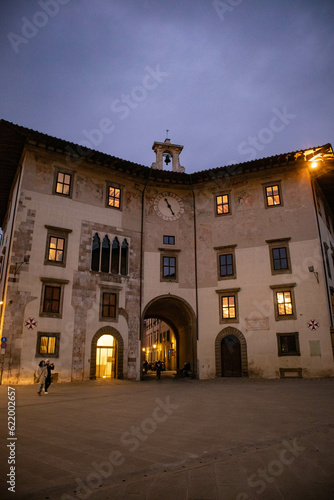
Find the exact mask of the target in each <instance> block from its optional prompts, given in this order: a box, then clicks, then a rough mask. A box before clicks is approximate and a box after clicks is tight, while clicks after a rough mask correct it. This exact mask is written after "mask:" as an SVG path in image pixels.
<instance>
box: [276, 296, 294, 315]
mask: <svg viewBox="0 0 334 500" xmlns="http://www.w3.org/2000/svg"><path fill="white" fill-rule="evenodd" d="M276 297H277V309H278V315H279V316H287V315H291V314H292V313H293V311H292V299H291V292H276Z"/></svg>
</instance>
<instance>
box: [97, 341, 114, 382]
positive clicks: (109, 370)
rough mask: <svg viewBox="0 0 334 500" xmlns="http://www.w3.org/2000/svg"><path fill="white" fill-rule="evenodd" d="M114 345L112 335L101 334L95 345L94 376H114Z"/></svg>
mask: <svg viewBox="0 0 334 500" xmlns="http://www.w3.org/2000/svg"><path fill="white" fill-rule="evenodd" d="M115 376H116V345H115V339H114V337H113V336H112V335H102V337H100V338H99V340H98V341H97V347H96V378H115Z"/></svg>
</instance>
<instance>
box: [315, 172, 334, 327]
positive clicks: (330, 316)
mask: <svg viewBox="0 0 334 500" xmlns="http://www.w3.org/2000/svg"><path fill="white" fill-rule="evenodd" d="M310 175H311V174H310ZM311 186H312V195H313V204H314V210H315V213H316V219H317V227H318V233H319V239H320V247H321V255H322V264H323V267H324V275H325V282H326V291H327V302H328V308H329V318H330V323H331V328H333V314H332V304H331V299H330V293H329V284H328V279H327V269H326V262H325V255H324V244H323V241H322V237H321V230H320V223H319V214H318V209H317V201H316V194H315V189H314V181H313V179H312V176H311Z"/></svg>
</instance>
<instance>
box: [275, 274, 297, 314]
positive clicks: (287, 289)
mask: <svg viewBox="0 0 334 500" xmlns="http://www.w3.org/2000/svg"><path fill="white" fill-rule="evenodd" d="M295 286H296V283H287V284H285V285H270V288H271V289H272V290H273V293H274V310H275V320H276V321H287V320H294V319H297V313H296V303H295V294H294V291H293V289H294V287H295ZM277 292H290V294H291V304H292V314H284V315H279V314H278V303H277V295H276V293H277Z"/></svg>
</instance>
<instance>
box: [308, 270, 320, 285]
mask: <svg viewBox="0 0 334 500" xmlns="http://www.w3.org/2000/svg"><path fill="white" fill-rule="evenodd" d="M308 270H309V271H310V273H313V274H314V276H315V277H316V280H317V282H318V283H319V273H317V272H316V271H315V270H314V267H313V266H310V267H309V268H308Z"/></svg>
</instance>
